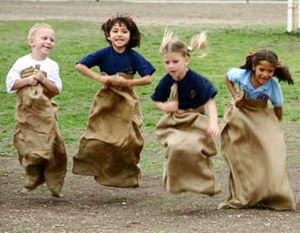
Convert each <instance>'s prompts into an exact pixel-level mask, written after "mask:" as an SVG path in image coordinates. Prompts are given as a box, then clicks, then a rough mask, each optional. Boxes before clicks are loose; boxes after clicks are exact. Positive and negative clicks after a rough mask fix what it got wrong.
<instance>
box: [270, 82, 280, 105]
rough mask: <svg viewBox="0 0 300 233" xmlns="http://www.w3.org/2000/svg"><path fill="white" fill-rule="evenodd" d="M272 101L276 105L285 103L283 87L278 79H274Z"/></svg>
mask: <svg viewBox="0 0 300 233" xmlns="http://www.w3.org/2000/svg"><path fill="white" fill-rule="evenodd" d="M270 101H271V103H272V104H273V106H274V107H282V105H283V95H282V91H281V87H280V85H279V83H278V81H277V80H275V79H273V80H272V92H271V96H270Z"/></svg>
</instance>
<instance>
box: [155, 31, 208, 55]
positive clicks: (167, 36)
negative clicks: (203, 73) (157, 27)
mask: <svg viewBox="0 0 300 233" xmlns="http://www.w3.org/2000/svg"><path fill="white" fill-rule="evenodd" d="M207 46H208V42H207V35H206V32H199V33H197V34H195V35H194V36H193V37H192V38H191V41H190V44H189V45H186V44H185V43H184V42H182V41H180V40H179V39H178V37H177V36H174V34H173V32H170V31H169V30H168V29H167V28H166V29H165V32H164V37H163V39H162V42H161V45H160V48H159V52H160V53H161V54H165V53H173V52H177V53H181V54H182V56H190V55H191V53H194V52H196V51H197V50H202V51H203V53H202V57H203V56H206V55H207Z"/></svg>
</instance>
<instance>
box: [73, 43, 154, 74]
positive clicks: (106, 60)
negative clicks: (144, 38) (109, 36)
mask: <svg viewBox="0 0 300 233" xmlns="http://www.w3.org/2000/svg"><path fill="white" fill-rule="evenodd" d="M77 63H80V64H82V65H85V66H87V67H88V68H92V67H94V66H98V67H99V69H100V71H101V72H105V73H106V74H108V75H114V74H116V73H118V72H123V73H126V74H131V75H134V74H135V73H136V72H138V74H139V75H140V76H141V77H143V76H146V75H151V74H152V73H154V72H155V68H154V67H153V66H152V65H151V64H150V63H149V62H148V61H147V60H146V59H145V58H144V57H143V56H141V55H140V54H139V53H138V52H136V51H134V50H132V49H126V50H125V51H124V52H123V53H117V52H116V51H115V50H114V49H113V47H112V46H109V47H106V48H103V49H100V50H98V51H95V52H92V53H90V54H88V55H87V56H86V57H84V58H83V59H81V60H80V61H79V62H77Z"/></svg>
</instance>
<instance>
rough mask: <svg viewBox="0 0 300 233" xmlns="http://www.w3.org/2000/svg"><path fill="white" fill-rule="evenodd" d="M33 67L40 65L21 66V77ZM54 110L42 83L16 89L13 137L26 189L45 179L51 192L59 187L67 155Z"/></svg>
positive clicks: (26, 74)
mask: <svg viewBox="0 0 300 233" xmlns="http://www.w3.org/2000/svg"><path fill="white" fill-rule="evenodd" d="M35 69H37V70H39V67H38V66H36V67H35V68H34V67H29V68H27V69H25V70H23V71H22V72H21V78H26V77H28V76H30V75H32V73H33V72H34V70H35ZM44 75H46V74H45V73H44ZM56 114H57V105H56V103H55V102H54V101H53V100H51V98H50V97H49V96H48V93H47V92H46V91H45V89H44V88H43V86H42V85H41V84H37V85H36V86H26V87H24V88H22V89H20V90H19V91H18V92H17V105H16V115H15V118H16V125H15V131H14V135H13V141H14V146H15V147H16V149H17V151H18V155H19V161H20V163H21V165H22V166H23V168H24V169H25V181H24V186H25V187H26V188H27V189H29V190H31V189H34V188H36V187H37V186H38V185H40V184H42V183H44V182H46V184H47V186H48V188H49V189H50V190H51V191H52V193H53V194H58V193H59V192H60V191H61V189H62V186H63V183H64V178H65V175H66V167H67V156H66V150H65V145H64V142H63V139H62V136H61V135H60V132H59V127H58V123H57V115H56Z"/></svg>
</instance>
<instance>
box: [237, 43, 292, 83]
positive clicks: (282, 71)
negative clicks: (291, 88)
mask: <svg viewBox="0 0 300 233" xmlns="http://www.w3.org/2000/svg"><path fill="white" fill-rule="evenodd" d="M260 61H268V62H269V63H271V64H272V65H273V66H274V68H275V71H274V76H276V77H277V78H278V80H279V81H284V82H288V84H294V80H293V79H292V75H291V73H290V71H289V69H288V67H287V66H285V65H283V64H282V63H281V62H280V61H279V59H278V56H277V54H276V53H275V52H273V51H271V50H269V49H262V50H259V51H257V52H255V53H250V54H249V55H248V56H247V57H246V62H245V64H244V65H242V66H241V67H240V68H242V69H250V70H252V69H253V67H256V66H257V65H258V64H259V62H260Z"/></svg>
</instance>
